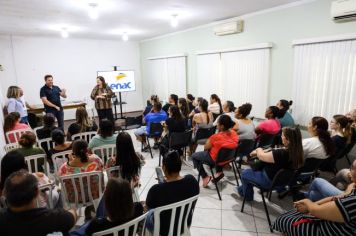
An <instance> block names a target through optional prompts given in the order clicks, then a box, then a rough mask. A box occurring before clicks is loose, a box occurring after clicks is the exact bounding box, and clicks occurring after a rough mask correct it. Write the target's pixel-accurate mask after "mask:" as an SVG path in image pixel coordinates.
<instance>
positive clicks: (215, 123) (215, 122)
mask: <svg viewBox="0 0 356 236" xmlns="http://www.w3.org/2000/svg"><path fill="white" fill-rule="evenodd" d="M224 115H228V116H230V118H231V120H232V121H233V122H235V124H236V123H237V119H236V118H235V113H234V112H227V113H224ZM220 116H221V115H220ZM220 116H218V117H217V118H216V120H215V121H214V123H213V125H214V126H217V125H218V120H219V118H220Z"/></svg>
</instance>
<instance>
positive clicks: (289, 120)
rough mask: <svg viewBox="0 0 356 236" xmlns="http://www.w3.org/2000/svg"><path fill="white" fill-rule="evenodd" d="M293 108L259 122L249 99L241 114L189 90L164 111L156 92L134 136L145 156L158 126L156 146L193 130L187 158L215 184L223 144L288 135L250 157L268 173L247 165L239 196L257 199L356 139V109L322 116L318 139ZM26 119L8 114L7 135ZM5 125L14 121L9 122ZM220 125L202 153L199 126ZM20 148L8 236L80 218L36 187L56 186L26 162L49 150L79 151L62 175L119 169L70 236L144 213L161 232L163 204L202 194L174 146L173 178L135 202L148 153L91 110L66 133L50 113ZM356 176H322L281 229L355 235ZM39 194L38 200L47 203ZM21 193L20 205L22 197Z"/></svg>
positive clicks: (13, 160) (8, 168)
mask: <svg viewBox="0 0 356 236" xmlns="http://www.w3.org/2000/svg"><path fill="white" fill-rule="evenodd" d="M291 105H292V102H291V101H287V100H284V99H282V100H280V101H278V103H277V106H270V107H268V108H267V109H266V112H265V118H266V120H263V121H261V122H254V121H253V120H252V119H251V118H250V117H249V115H250V113H251V110H252V105H251V104H249V103H245V104H242V105H240V106H238V107H237V108H235V105H234V103H233V102H232V101H229V100H228V101H224V102H222V101H221V100H220V98H219V97H218V96H217V95H216V94H212V95H211V96H210V104H209V102H208V101H207V100H205V99H204V98H201V97H198V98H195V97H194V96H193V95H191V94H188V95H187V97H186V98H179V97H178V96H177V95H175V94H171V95H170V96H169V101H168V103H167V104H165V105H164V106H163V107H162V104H161V103H160V102H159V99H158V97H157V96H156V95H153V96H151V98H150V101H149V103H148V104H147V107H146V109H145V112H144V118H143V121H144V122H145V123H146V125H145V126H142V127H141V128H139V129H137V130H135V131H134V134H135V135H136V137H137V139H138V140H139V141H140V142H142V144H143V149H144V151H147V150H148V143H147V142H146V138H147V136H148V135H149V132H150V126H151V124H153V123H160V124H161V125H162V126H163V128H164V132H163V133H162V134H160V135H159V136H157V137H156V136H155V137H154V138H155V144H154V147H158V146H161V145H163V146H166V147H168V146H169V138H170V135H171V134H172V133H176V132H178V133H181V132H184V131H186V130H190V129H191V130H192V131H193V137H192V140H191V142H190V149H189V153H188V154H189V156H191V160H192V161H193V164H194V167H195V168H197V171H198V172H199V174H200V175H201V176H202V186H203V187H208V186H209V183H210V181H211V179H212V176H209V174H208V173H206V171H205V170H204V168H200V167H201V166H202V163H208V164H209V163H210V164H214V163H215V161H216V159H217V155H218V153H219V151H220V149H221V148H228V149H236V148H237V147H238V146H239V141H240V140H244V139H248V140H257V141H258V140H259V139H260V138H261V136H262V135H263V134H268V135H272V136H277V135H280V136H281V143H280V144H281V145H279V146H276V147H274V146H273V147H270V148H269V149H263V148H261V147H258V148H256V149H255V150H253V151H252V152H251V153H250V155H249V157H253V158H255V159H256V160H258V161H259V162H260V163H261V165H260V166H261V168H260V169H254V168H244V170H243V171H242V174H241V183H242V184H241V185H240V187H238V188H236V192H237V194H238V195H240V196H242V197H245V198H246V200H247V201H252V200H253V199H254V190H253V184H251V182H253V183H257V184H259V185H261V186H263V187H266V188H267V187H268V186H270V185H271V182H272V180H273V179H274V177H275V176H276V174H277V172H278V171H279V170H281V169H290V170H295V171H296V170H298V169H300V168H301V167H302V166H303V165H304V164H305V163H306V160H307V159H308V158H314V159H319V160H320V161H322V163H323V164H324V165H321V166H320V170H323V168H324V167H325V166H326V167H325V169H327V170H330V169H331V168H334V167H335V165H336V162H337V159H335V158H334V157H335V155H337V154H338V153H340V152H341V151H343V150H344V149H345V147H346V146H347V145H349V144H350V143H352V142H355V129H356V125H355V124H356V122H355V121H356V110H354V111H352V112H351V113H350V114H349V115H334V116H333V118H332V120H330V125H329V122H328V120H327V119H325V118H323V117H318V116H316V117H313V118H312V119H311V121H310V123H309V125H308V127H307V128H308V134H309V135H310V137H308V138H304V139H302V135H301V131H300V129H299V127H295V123H294V120H293V117H292V115H291V113H289V112H288V110H289V108H290V106H291ZM20 118H21V117H20V116H19V115H18V114H16V112H13V113H10V114H8V115H7V116H6V118H5V126H4V130H5V131H6V132H8V131H11V130H16V129H24V128H29V126H27V125H26V124H24V126H23V124H21V123H20ZM6 119H8V121H7V122H6ZM257 123H258V124H257ZM213 126H216V128H217V131H216V133H215V134H212V135H211V136H210V137H209V138H208V139H207V141H206V143H205V145H204V151H201V152H196V149H197V140H196V134H197V131H198V130H199V128H210V127H213ZM329 130H330V131H329ZM87 131H97V132H98V134H97V135H96V136H94V137H93V138H92V139H91V140H90V142H89V143H88V142H86V141H84V140H81V139H79V140H74V141H71V137H72V135H73V134H76V133H82V132H87ZM44 138H51V139H52V141H53V142H54V147H53V148H51V149H50V150H45V149H44V147H39V148H37V147H35V144H36V141H37V140H38V139H44ZM11 141H13V142H15V140H14V139H13V140H11V138H10V140H8V142H11ZM18 143H19V145H20V148H19V149H17V150H14V151H11V152H8V153H7V154H6V155H5V156H4V157H3V159H2V162H1V182H0V188H1V190H2V194H1V198H2V199H6V201H3V200H2V201H1V203H4V202H5V203H6V206H5V210H4V211H2V212H1V213H0V235H3V234H4V235H7V234H8V232H10V231H9V230H10V228H9V227H14V226H15V224H17V225H19V226H23V227H28V231H27V232H37V235H46V234H47V233H51V232H56V231H59V232H62V233H63V234H64V235H68V234H69V231H70V229H71V228H72V226H73V225H74V222H75V221H76V214H75V211H66V210H63V204H62V202H61V200H60V199H61V197H60V191H58V189H57V187H56V188H54V189H53V190H52V192H53V193H52V195H53V196H54V197H53V199H52V200H53V205H54V206H55V208H56V209H55V210H51V209H48V206H47V201H46V199H48V192H44V191H39V190H38V186H40V185H43V184H46V183H50V182H51V180H50V178H49V177H48V176H46V175H45V174H44V173H42V172H38V173H32V174H31V175H29V173H28V167H27V163H26V161H25V157H26V156H29V155H34V154H47V155H48V159H47V160H48V162H50V164H51V158H50V157H51V155H53V154H55V153H59V152H62V151H68V150H71V151H72V154H70V155H69V157H68V160H66V161H65V162H64V164H62V165H61V166H59V168H58V173H55V174H57V175H58V176H68V175H72V174H78V173H87V172H92V171H100V172H105V170H106V169H107V168H110V167H116V166H118V167H119V171H118V175H113V176H108V182H107V184H106V185H105V191H104V195H103V198H102V199H101V201H100V204H99V208H98V209H97V212H96V217H94V218H92V215H90V214H89V215H88V214H85V217H86V219H85V221H86V222H85V224H84V225H83V226H82V227H80V228H79V229H77V230H75V231H72V232H71V233H70V234H71V235H83V236H84V235H92V234H94V233H95V232H98V231H102V230H105V229H109V228H112V227H114V226H118V225H121V224H124V223H126V222H128V221H130V220H132V219H134V218H136V217H138V216H140V215H142V214H143V213H144V212H146V211H149V212H150V213H149V214H148V217H147V221H146V227H147V230H149V231H151V232H153V226H154V219H153V212H154V209H155V208H157V207H160V206H165V205H168V204H171V203H175V202H179V201H182V200H185V199H188V198H190V197H192V196H195V195H198V194H199V183H198V182H197V180H196V178H194V177H193V176H191V175H187V176H182V175H181V174H180V170H181V167H182V158H181V156H182V152H181V151H180V150H178V151H176V150H169V149H168V148H167V149H165V150H164V152H162V154H163V159H162V169H163V172H164V176H165V179H164V181H163V183H159V184H157V185H154V186H153V187H151V189H150V190H149V191H148V195H147V198H146V201H145V202H143V203H134V202H133V201H134V200H133V197H132V195H133V189H134V188H136V187H138V186H139V185H140V175H141V169H142V166H143V165H144V163H145V161H144V158H143V156H142V155H141V154H140V153H139V152H136V150H135V148H134V143H133V140H132V138H131V136H130V134H129V133H127V132H119V134H116V133H115V127H114V124H113V123H112V122H111V121H109V120H105V119H103V120H101V121H100V122H99V129H98V128H97V126H96V124H95V123H94V122H92V121H91V120H90V119H89V118H88V114H87V112H86V110H85V109H78V110H77V112H76V121H75V123H73V124H71V125H70V127H69V129H68V131H67V133H64V132H63V131H62V130H59V129H57V128H56V126H55V118H54V117H53V116H52V115H46V116H45V117H44V127H43V128H41V129H38V130H37V132H36V134H35V133H32V132H26V133H24V134H22V135H21V137H20V139H19V142H18ZM108 144H111V145H115V146H116V153H115V155H113V156H112V158H111V159H109V160H108V161H107V162H106V163H104V162H103V159H102V158H103V157H101V156H98V155H97V154H96V153H95V152H93V149H94V148H96V147H101V146H104V145H108ZM42 165H43V163H39V166H42ZM215 168H216V173H215V175H214V178H215V181H219V180H220V179H222V178H223V177H224V172H223V167H222V166H218V165H216V166H215ZM40 171H43V169H40ZM31 176H32V177H31ZM355 176H356V161H355V162H353V163H352V165H351V168H350V169H344V170H340V172H339V173H337V174H336V176H335V178H333V179H332V180H331V181H330V182H329V181H328V180H325V179H322V178H315V179H314V180H313V181H312V182H311V184H310V185H309V188H308V189H307V190H306V191H305V192H301V194H302V197H301V198H302V199H301V200H299V201H297V202H295V203H294V207H295V209H294V210H292V211H289V212H287V213H285V214H283V215H281V216H279V217H278V218H277V220H276V221H275V223H274V225H273V228H274V229H275V230H277V231H279V232H281V233H283V234H285V235H304V234H305V235H337V232H339V231H343V232H346V233H345V234H346V235H347V234H350V235H352V233H354V232H355V229H356V227H355V223H354V222H355V220H354V219H355V211H354V209H355V207H354V204H355V202H356V195H355V194H356V190H355V183H356V177H355ZM33 177H34V178H33ZM72 187H74V186H72ZM86 187H88V186H86ZM281 187H284V186H281ZM18 189H23V190H24V192H23V193H21V194H18V196H17V195H16V191H18ZM68 190H69V191H68ZM66 192H67V194H68V199H69V201H74V198H75V196H74V195H75V194H74V191H71V189H66ZM95 194H96V193H94V195H95ZM37 196H39V201H38V200H37ZM20 197H21V198H22V199H19V198H20ZM303 198H304V199H303ZM120 212H121V213H120ZM34 216H36V217H37V216H38V218H39V219H42V222H37V221H36V222H34V219H33V217H34ZM47 216H48V217H47ZM164 216H165V215H164ZM191 217H192V212H191V213H189V225H190V224H191ZM54 218H58V222H54V223H48V222H50V221H53V219H54ZM23 219H25V221H24V220H23ZM167 220H168V216H167V217H161V229H160V230H161V235H166V234H167V232H168V230H169V222H166V221H167ZM316 222H317V223H316ZM59 223H60V224H59ZM45 224H47V225H45ZM39 225H40V226H39ZM36 227H41V229H40V230H39V231H34V230H36ZM11 230H13V229H12V228H11ZM16 230H17V231H11V232H15V234H16V233H19V235H21V233H23V231H22V230H23V228H19V229H16Z"/></svg>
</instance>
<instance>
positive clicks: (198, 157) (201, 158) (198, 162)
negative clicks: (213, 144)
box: [192, 151, 222, 178]
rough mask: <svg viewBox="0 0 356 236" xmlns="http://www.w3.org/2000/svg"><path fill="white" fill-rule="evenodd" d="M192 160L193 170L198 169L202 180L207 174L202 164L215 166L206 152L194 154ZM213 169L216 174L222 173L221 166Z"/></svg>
mask: <svg viewBox="0 0 356 236" xmlns="http://www.w3.org/2000/svg"><path fill="white" fill-rule="evenodd" d="M192 159H193V164H194V168H196V169H198V171H199V174H200V176H201V177H203V178H205V177H207V176H208V174H207V173H206V172H205V170H204V168H203V166H202V163H207V164H209V165H215V162H214V161H213V159H211V157H210V154H209V152H208V151H202V152H195V153H193V155H192ZM215 168H216V172H221V171H222V167H221V166H216V167H215Z"/></svg>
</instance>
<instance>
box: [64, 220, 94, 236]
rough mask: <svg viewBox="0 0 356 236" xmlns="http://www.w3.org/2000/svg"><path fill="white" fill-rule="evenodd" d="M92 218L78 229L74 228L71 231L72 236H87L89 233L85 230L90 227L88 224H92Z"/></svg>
mask: <svg viewBox="0 0 356 236" xmlns="http://www.w3.org/2000/svg"><path fill="white" fill-rule="evenodd" d="M90 222H91V221H90V220H89V221H87V222H85V223H84V224H83V225H81V226H80V227H79V228H78V229H76V230H73V231H71V232H70V233H69V235H70V236H86V235H87V234H86V233H85V231H86V230H87V228H88V225H89V224H90Z"/></svg>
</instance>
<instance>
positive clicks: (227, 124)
mask: <svg viewBox="0 0 356 236" xmlns="http://www.w3.org/2000/svg"><path fill="white" fill-rule="evenodd" d="M218 124H219V125H222V126H224V131H227V130H229V129H231V128H232V127H234V125H235V122H233V121H232V120H231V117H230V116H228V115H221V116H219V119H218Z"/></svg>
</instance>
